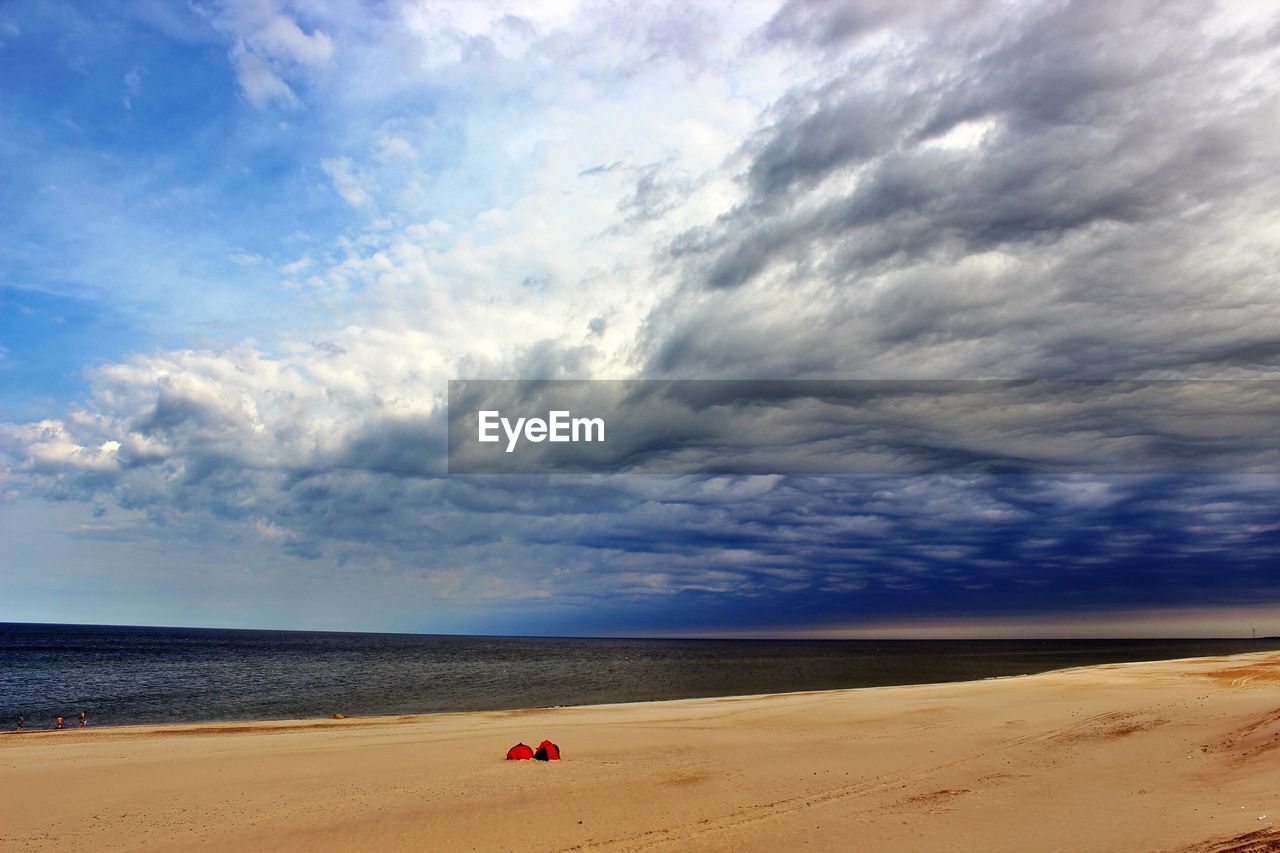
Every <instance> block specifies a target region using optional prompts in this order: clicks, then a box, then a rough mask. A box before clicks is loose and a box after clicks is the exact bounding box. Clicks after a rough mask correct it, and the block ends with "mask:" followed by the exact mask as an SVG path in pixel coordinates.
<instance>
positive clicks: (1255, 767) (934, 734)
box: [0, 652, 1280, 851]
mask: <svg viewBox="0 0 1280 853" xmlns="http://www.w3.org/2000/svg"><path fill="white" fill-rule="evenodd" d="M543 738H549V739H551V740H553V741H556V742H557V743H559V744H560V747H561V749H562V750H563V754H564V760H562V761H560V762H558V763H555V762H549V763H541V762H509V761H505V760H503V756H504V754H505V752H506V750H507V748H508V747H509V746H511V745H512V744H514V743H516V742H517V741H524V742H526V743H532V744H536V743H538V742H539V741H540V740H542V739H543ZM0 763H2V769H0V802H3V803H4V805H3V814H4V818H3V821H0V840H2V846H3V848H4V849H5V850H15V851H16V850H110V849H142V850H159V849H184V850H190V849H262V850H268V849H269V850H280V849H286V850H316V849H431V850H572V849H602V850H645V849H699V850H707V849H711V850H752V849H755V850H778V849H794V848H799V847H805V848H809V849H816V850H854V849H857V850H908V849H909V850H1068V849H1069V850H1197V851H1222V850H1250V851H1252V850H1276V849H1280V830H1278V829H1277V828H1276V823H1277V822H1278V819H1280V653H1274V652H1267V653H1257V654H1247V655H1237V656H1232V657H1218V658H1198V659H1194V660H1183V661H1166V662H1156V663H1139V664H1118V665H1105V666H1096V667H1086V668H1080V669H1073V670H1061V671H1057V672H1052V673H1046V674H1041V675H1032V676H1025V677H1018V678H1007V679H996V680H987V681H979V682H965V683H955V684H937V685H920V686H909V687H887V688H871V689H860V690H841V691H830V692H821V693H807V694H787V695H776V696H750V697H732V698H719V699H698V700H682V701H674V702H656V703H647V704H635V705H603V706H593V707H578V708H557V709H536V710H526V711H508V712H491V713H467V714H438V715H428V716H409V717H380V718H360V719H343V720H295V721H273V722H265V723H231V724H211V725H175V726H145V727H144V726H138V727H125V728H93V727H90V728H88V729H85V730H83V731H81V730H68V731H62V732H55V731H49V730H43V731H41V730H32V731H28V732H26V733H23V734H21V735H17V734H7V735H3V736H0Z"/></svg>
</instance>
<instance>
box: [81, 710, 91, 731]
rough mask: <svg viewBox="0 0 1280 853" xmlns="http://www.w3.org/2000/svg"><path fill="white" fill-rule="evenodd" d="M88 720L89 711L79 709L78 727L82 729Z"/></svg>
mask: <svg viewBox="0 0 1280 853" xmlns="http://www.w3.org/2000/svg"><path fill="white" fill-rule="evenodd" d="M88 722H89V712H88V711H81V712H80V728H82V729H83V728H84V727H85V725H86V724H88Z"/></svg>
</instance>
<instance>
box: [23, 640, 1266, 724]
mask: <svg viewBox="0 0 1280 853" xmlns="http://www.w3.org/2000/svg"><path fill="white" fill-rule="evenodd" d="M1277 648H1280V639H1274V638H1271V639H1267V640H1182V639H1179V640H1166V639H1160V640H688V639H578V638H551V637H471V636H446V635H432V634H362V633H333V632H319V631H253V630H230V629H208V628H147V627H124V626H101V625H36V624H26V623H0V715H3V716H0V730H3V729H5V728H11V727H12V726H13V725H14V724H15V723H16V720H17V717H18V715H19V714H22V715H23V716H25V717H26V726H27V728H29V729H38V728H48V727H50V726H52V725H53V720H54V717H55V716H56V715H58V714H61V715H63V716H64V717H66V719H67V721H68V725H75V724H76V718H77V716H78V715H79V713H80V712H81V711H85V712H87V713H88V715H89V722H90V724H91V725H130V724H142V723H194V722H213V721H230V720H262V719H299V718H311V717H316V718H319V717H328V716H330V715H332V714H334V713H341V714H344V715H346V716H360V715H373V714H416V713H428V712H439V711H480V710H503V709H511V708H534V707H549V706H558V705H587V704H598V703H613V702H644V701H653V700H661V699H683V698H692V697H705V696H731V695H742V694H753V693H781V692H790V691H805V690H828V689H834V688H842V687H875V686H883V685H893V684H922V683H929V682H942V681H967V680H973V679H981V678H995V677H1000V676H1012V675H1022V674H1028V673H1034V672H1043V671H1046V670H1051V669H1060V668H1063V667H1072V666H1083V665H1088V664H1100V663H1116V662H1122V661H1141V660H1162V659H1172V658H1183V657H1196V656H1201V655H1222V654H1233V653H1237V652H1245V651H1261V650H1263V649H1277Z"/></svg>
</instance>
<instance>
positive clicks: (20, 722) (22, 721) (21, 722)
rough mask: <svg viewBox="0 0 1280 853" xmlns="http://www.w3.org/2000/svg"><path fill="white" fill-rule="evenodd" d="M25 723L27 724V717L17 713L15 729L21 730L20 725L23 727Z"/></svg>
mask: <svg viewBox="0 0 1280 853" xmlns="http://www.w3.org/2000/svg"><path fill="white" fill-rule="evenodd" d="M26 724H27V718H26V717H24V716H23V715H21V714H19V715H18V728H17V731H22V727H23V726H25V725H26Z"/></svg>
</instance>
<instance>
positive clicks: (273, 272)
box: [0, 0, 1280, 637]
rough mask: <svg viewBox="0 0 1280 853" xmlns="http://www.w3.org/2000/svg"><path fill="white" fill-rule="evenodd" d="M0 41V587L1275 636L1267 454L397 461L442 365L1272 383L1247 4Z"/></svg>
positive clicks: (289, 614)
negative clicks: (870, 467)
mask: <svg viewBox="0 0 1280 853" xmlns="http://www.w3.org/2000/svg"><path fill="white" fill-rule="evenodd" d="M0 74H2V75H3V77H2V79H3V81H4V82H3V85H2V86H0V169H2V170H3V176H4V179H3V181H0V217H2V218H3V221H4V222H5V227H4V228H3V230H2V231H3V233H0V584H2V585H3V590H4V592H3V595H0V619H4V620H13V621H51V622H86V623H108V624H111V623H115V624H160V625H209V626H226V627H276V628H316V629H336V630H392V631H424V632H462V633H501V634H556V635H646V634H649V635H652V634H660V635H680V636H683V635H689V636H708V635H716V636H734V635H750V636H824V637H830V636H943V635H946V636H953V635H969V636H997V635H998V636H1034V635H1039V636H1045V635H1054V636H1094V635H1096V636H1121V635H1128V636H1133V635H1148V636H1166V635H1168V636H1177V635H1183V636H1186V635H1219V636H1248V635H1249V633H1250V631H1251V630H1252V629H1254V628H1256V629H1257V630H1258V633H1259V634H1280V473H1277V471H1278V460H1277V457H1276V456H1275V455H1274V453H1273V455H1271V456H1270V457H1267V456H1263V457H1261V458H1262V464H1261V466H1260V467H1259V466H1253V467H1250V468H1248V469H1241V468H1237V467H1232V466H1223V467H1222V468H1221V469H1220V470H1219V469H1217V468H1211V469H1209V470H1198V471H1195V472H1188V471H1183V470H1172V469H1171V470H1168V471H1162V470H1160V469H1158V468H1157V469H1154V470H1143V471H1141V472H1138V473H1133V472H1127V473H1114V472H1101V473H1099V472H1091V471H1074V472H1071V471H1068V472H1064V473H1055V474H1046V475H1019V476H1004V475H1000V474H994V473H989V472H978V473H975V472H972V471H951V470H940V471H933V472H929V473H924V474H911V475H895V476H890V475H887V474H884V475H877V476H846V475H843V474H836V473H832V474H829V475H824V474H823V472H813V471H805V472H802V473H799V474H797V473H791V472H787V471H779V472H775V473H754V474H733V473H729V474H715V475H712V474H706V473H696V472H695V473H688V474H669V475H652V476H610V475H581V476H568V475H553V476H530V477H466V476H457V475H454V476H450V475H449V474H448V472H447V467H446V465H445V449H446V443H445V424H446V421H447V412H446V404H447V394H448V382H449V380H453V379H568V378H575V379H735V380H761V379H767V380H792V379H805V380H811V379H842V380H843V379H872V380H921V379H923V380H950V379H1043V380H1053V381H1068V380H1081V379H1086V380H1162V381H1165V380H1221V379H1233V380H1276V379H1280V251H1277V248H1276V247H1277V246H1280V147H1278V146H1276V145H1275V138H1276V135H1277V132H1280V8H1277V7H1276V6H1275V4H1273V3H1261V2H1259V3H1250V2H1234V3H1221V4H1215V3H1210V2H1183V0H1171V1H1170V2H1154V0H1153V1H1152V2H1136V0H1120V1H1119V2H1115V1H1114V0H1111V1H1110V2H1075V0H1056V2H1018V3H1012V2H996V0H991V2H971V1H970V0H942V2H927V3H924V2H921V3H916V2H884V1H883V0H866V2H847V3H830V2H814V0H787V2H772V3H764V2H761V3H753V2H732V3H730V2H719V3H717V2H706V3H696V4H694V3H683V2H675V3H661V2H640V3H621V2H584V3H572V2H566V3H541V2H509V3H486V2H480V0H473V1H472V2H465V3H463V2H458V3H435V2H410V0H385V2H378V3H372V2H369V3H360V2H346V0H317V2H308V3H289V2H282V0H234V1H233V2H232V1H230V0H229V2H196V0H191V2H186V3H174V2H168V1H167V0H154V2H147V0H139V1H138V2H130V3H113V2H82V3H67V2H58V0H42V2H25V1H24V0H12V2H8V3H6V4H4V5H3V6H0ZM1235 406H1236V404H1235V403H1234V402H1232V403H1230V404H1227V403H1224V404H1223V405H1222V407H1221V411H1220V412H1219V414H1221V416H1222V417H1223V418H1226V417H1227V416H1229V415H1230V414H1232V413H1233V412H1234V411H1235ZM1228 410H1230V411H1228ZM1044 411H1046V412H1047V413H1048V414H1047V415H1046V418H1047V419H1046V420H1043V421H1042V423H1041V428H1043V429H1047V430H1048V432H1049V433H1052V432H1053V430H1054V428H1055V424H1056V423H1058V421H1054V420H1053V417H1054V415H1053V411H1054V410H1053V409H1051V408H1050V409H1045V410H1044ZM1269 411H1274V409H1271V410H1269ZM745 423H746V426H745V427H744V428H746V429H749V428H750V423H749V421H747V422H745ZM1061 423H1062V428H1063V429H1067V428H1068V426H1069V423H1068V418H1067V416H1066V415H1065V414H1062V415H1061ZM1205 443H1207V442H1205ZM1219 449H1221V448H1219Z"/></svg>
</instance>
